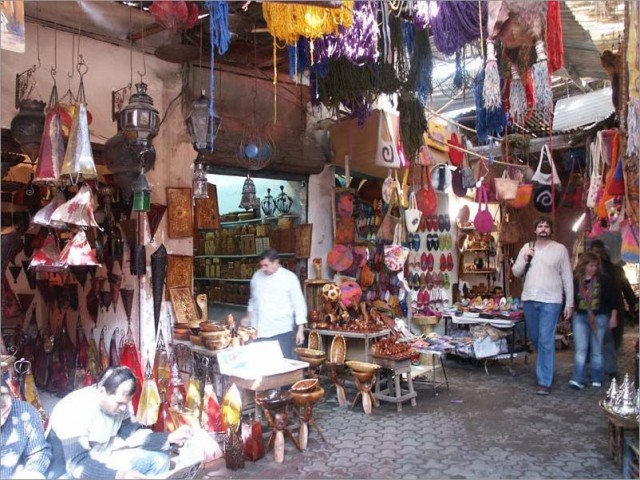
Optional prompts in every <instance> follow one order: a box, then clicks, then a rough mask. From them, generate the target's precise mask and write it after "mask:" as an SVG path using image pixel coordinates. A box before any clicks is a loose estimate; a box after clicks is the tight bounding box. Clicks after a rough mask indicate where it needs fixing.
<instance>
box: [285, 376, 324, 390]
mask: <svg viewBox="0 0 640 480" xmlns="http://www.w3.org/2000/svg"><path fill="white" fill-rule="evenodd" d="M317 387H318V379H317V378H305V379H304V380H298V381H297V382H296V383H294V384H293V385H292V386H291V392H292V393H309V392H312V391H314V390H315V389H316V388H317Z"/></svg>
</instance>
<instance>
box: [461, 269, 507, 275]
mask: <svg viewBox="0 0 640 480" xmlns="http://www.w3.org/2000/svg"><path fill="white" fill-rule="evenodd" d="M497 272H498V271H497V270H464V271H463V272H462V274H463V275H466V274H476V275H490V274H492V273H497Z"/></svg>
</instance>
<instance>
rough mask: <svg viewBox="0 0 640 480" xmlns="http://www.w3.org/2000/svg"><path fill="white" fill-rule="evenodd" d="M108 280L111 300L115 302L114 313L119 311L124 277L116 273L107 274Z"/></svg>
mask: <svg viewBox="0 0 640 480" xmlns="http://www.w3.org/2000/svg"><path fill="white" fill-rule="evenodd" d="M107 279H108V281H109V289H110V290H111V299H112V301H113V311H114V312H115V311H117V310H118V299H119V298H120V284H122V277H121V276H120V275H116V274H115V273H112V272H109V273H107Z"/></svg>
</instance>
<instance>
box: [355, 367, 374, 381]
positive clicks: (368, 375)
mask: <svg viewBox="0 0 640 480" xmlns="http://www.w3.org/2000/svg"><path fill="white" fill-rule="evenodd" d="M351 375H353V377H354V378H357V379H358V380H360V381H361V382H363V383H369V382H371V381H372V380H373V376H374V375H375V373H374V372H357V371H355V370H351Z"/></svg>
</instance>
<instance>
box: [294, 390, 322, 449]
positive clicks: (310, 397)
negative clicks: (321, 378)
mask: <svg viewBox="0 0 640 480" xmlns="http://www.w3.org/2000/svg"><path fill="white" fill-rule="evenodd" d="M323 397H324V389H323V388H322V387H318V388H317V389H316V390H314V391H313V392H309V393H297V392H294V391H291V398H292V400H293V404H294V405H295V406H296V407H298V418H299V420H300V431H299V434H298V438H299V441H298V444H299V445H300V448H301V449H302V450H305V449H306V448H307V440H308V437H309V426H311V427H314V428H315V429H316V431H317V432H318V435H320V438H322V441H323V442H325V443H326V442H327V440H326V439H325V438H324V435H323V434H322V431H321V430H320V428H319V427H318V424H317V423H316V421H315V419H314V418H313V406H314V405H315V404H316V403H318V402H319V401H320V400H321V399H322V398H323Z"/></svg>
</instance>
